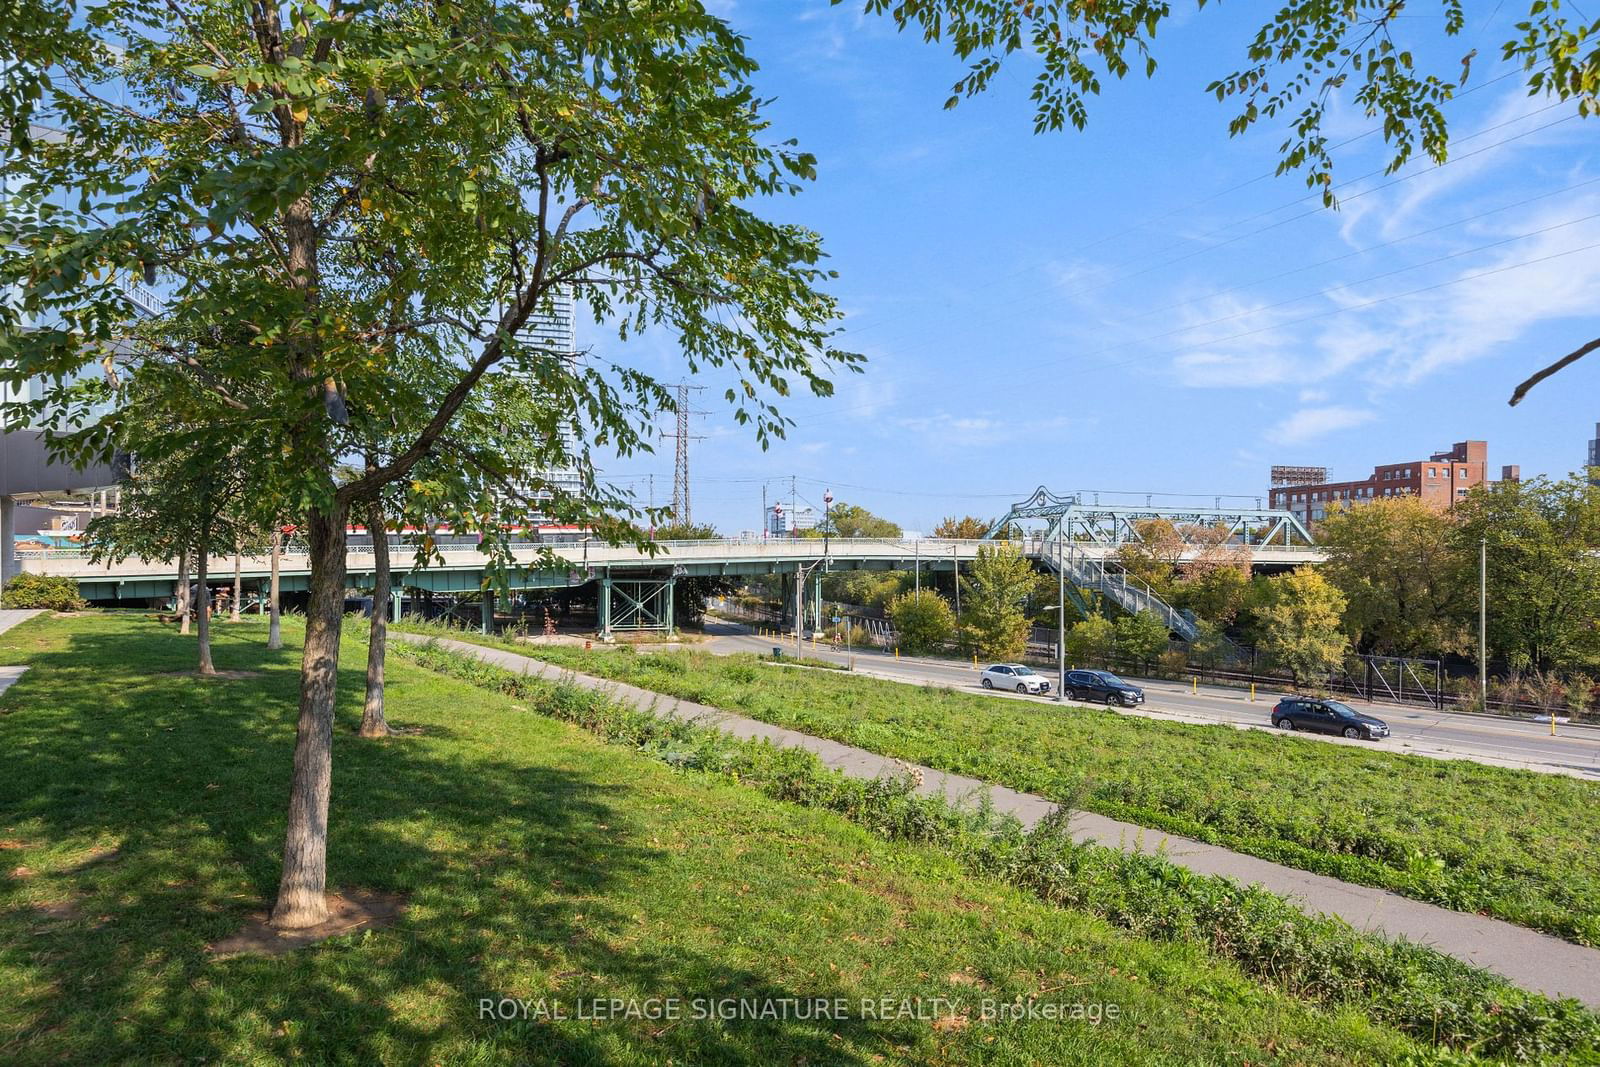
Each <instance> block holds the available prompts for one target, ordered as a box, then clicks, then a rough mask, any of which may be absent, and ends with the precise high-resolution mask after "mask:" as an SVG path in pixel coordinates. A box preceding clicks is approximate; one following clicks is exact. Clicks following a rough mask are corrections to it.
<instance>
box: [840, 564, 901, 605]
mask: <svg viewBox="0 0 1600 1067" xmlns="http://www.w3.org/2000/svg"><path fill="white" fill-rule="evenodd" d="M910 585H911V575H910V574H908V573H907V572H905V571H835V572H833V573H832V574H828V575H825V576H824V577H823V579H822V597H823V599H824V600H832V601H835V602H837V603H841V604H854V605H858V606H860V607H865V608H875V609H877V610H879V611H885V610H887V608H888V606H889V601H891V600H893V599H894V598H895V596H896V595H898V594H899V593H902V592H904V591H905V590H906V589H907V588H909V587H910Z"/></svg>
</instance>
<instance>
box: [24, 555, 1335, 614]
mask: <svg viewBox="0 0 1600 1067" xmlns="http://www.w3.org/2000/svg"><path fill="white" fill-rule="evenodd" d="M994 543H995V542H993V541H986V540H945V539H939V538H922V539H917V540H897V539H883V538H841V537H835V538H829V539H827V540H824V539H822V538H814V537H811V538H767V539H739V538H730V539H719V540H702V541H658V542H656V543H655V548H656V551H655V552H654V553H650V552H646V551H641V550H639V549H638V548H637V547H635V546H632V545H607V544H604V543H602V542H599V541H595V540H583V541H576V542H569V543H559V544H533V543H528V544H524V545H518V546H514V550H513V552H514V556H515V558H516V561H517V563H518V564H519V566H520V567H521V568H522V569H521V570H520V571H519V572H518V573H515V574H513V575H512V576H511V578H510V580H509V583H508V584H509V587H510V588H511V589H512V590H530V591H536V590H556V589H572V588H576V587H579V586H583V585H587V584H588V583H590V582H595V583H598V585H597V589H596V593H597V599H598V601H599V607H600V616H601V619H600V621H601V629H602V630H609V629H642V628H655V627H656V626H659V625H660V620H662V619H663V618H668V619H669V618H671V604H672V599H671V598H672V594H673V586H674V584H675V582H676V580H677V579H679V578H703V577H728V578H748V577H753V576H756V575H766V574H780V575H785V576H799V577H800V578H802V579H806V578H809V579H811V580H812V581H813V583H820V581H821V578H822V574H823V572H824V571H825V570H826V571H848V570H906V571H927V572H929V573H933V572H939V571H943V572H949V571H952V570H956V569H958V568H962V567H965V566H968V565H970V564H971V562H972V561H973V559H974V558H976V556H977V554H978V549H979V548H980V547H982V546H984V545H991V546H992V545H993V544H994ZM1015 543H1016V544H1017V546H1018V547H1019V548H1020V549H1021V550H1022V551H1023V552H1024V553H1025V554H1026V555H1028V556H1029V557H1030V558H1033V559H1036V560H1039V561H1040V562H1041V563H1044V564H1046V565H1049V563H1050V562H1051V561H1052V559H1053V555H1054V553H1055V552H1056V545H1055V544H1054V543H1053V542H1051V541H1049V540H1047V539H1045V538H1044V537H1042V536H1040V537H1025V538H1023V539H1021V540H1019V541H1017V542H1015ZM1118 547H1119V546H1118V545H1117V544H1114V543H1098V542H1087V541H1084V542H1074V543H1073V544H1072V552H1073V554H1074V556H1075V557H1077V558H1078V559H1080V560H1086V561H1092V562H1101V563H1103V562H1105V561H1108V560H1112V559H1114V558H1115V556H1116V552H1117V549H1118ZM1240 547H1241V548H1243V549H1245V550H1247V551H1248V552H1249V553H1250V558H1251V561H1252V563H1253V564H1255V565H1257V566H1261V567H1270V568H1274V569H1276V568H1283V567H1294V566H1299V565H1301V564H1305V563H1316V562H1320V561H1321V553H1320V552H1319V551H1318V550H1317V549H1316V548H1314V547H1309V546H1305V545H1282V544H1274V545H1259V544H1258V545H1251V546H1240ZM413 551H414V550H413V548H412V546H411V545H409V544H404V543H400V542H399V541H397V540H396V539H394V538H391V555H392V557H393V571H394V585H395V587H396V588H397V589H399V588H402V587H403V588H405V589H407V590H422V591H424V592H430V593H446V594H451V593H459V594H476V593H478V592H480V591H481V590H482V589H483V588H484V583H485V574H486V570H485V564H486V562H487V560H486V558H485V556H484V555H483V553H481V552H480V551H478V549H477V548H476V547H447V548H445V549H443V550H442V552H441V556H442V560H441V559H434V560H432V561H430V562H429V565H428V566H426V567H421V568H419V567H416V566H415V561H414V556H413ZM1187 551H1189V552H1190V553H1191V554H1192V552H1196V551H1200V549H1194V550H1187ZM17 561H18V564H19V567H20V569H21V570H23V571H26V572H29V573H34V574H46V575H60V576H64V577H68V578H71V579H73V580H74V581H76V582H77V583H78V587H79V589H80V590H81V591H82V593H83V595H84V597H85V598H87V599H89V600H93V601H102V602H122V603H127V602H130V601H149V600H157V599H159V600H164V599H167V598H169V597H171V596H173V595H174V594H175V592H176V590H177V579H178V575H177V567H176V565H175V564H174V563H173V562H172V561H170V560H138V559H128V560H123V561H121V562H118V563H105V562H100V563H96V562H93V561H92V560H91V559H90V558H89V555H88V553H86V552H84V551H82V550H78V549H52V550H47V551H34V552H19V553H17ZM233 564H234V560H233V557H232V556H231V555H229V556H216V557H213V558H212V559H211V560H210V561H209V563H208V565H207V566H208V570H209V573H210V575H211V578H212V580H213V581H214V582H219V583H221V582H225V581H231V580H232V577H233ZM346 565H347V568H348V572H349V585H350V587H351V588H353V589H363V588H371V586H372V568H373V559H372V548H371V546H370V545H365V546H361V545H357V546H352V547H351V548H350V550H349V553H348V556H347V563H346ZM270 566H271V561H270V560H269V559H268V558H267V557H266V556H256V555H252V556H246V557H245V558H244V559H243V560H242V561H241V564H240V573H241V576H242V578H243V580H244V582H245V585H246V588H248V589H252V590H257V589H264V588H265V583H266V580H267V576H268V574H269V573H270ZM310 571H311V565H310V559H309V557H308V556H307V555H306V553H305V552H304V551H303V550H296V549H295V548H294V547H293V546H291V547H290V548H289V550H287V551H285V552H284V553H283V554H282V556H281V557H280V560H279V572H280V575H281V582H282V587H283V589H284V591H286V592H290V593H293V592H296V591H302V590H304V589H306V588H307V581H308V578H309V575H310ZM791 580H792V578H791ZM613 600H615V601H616V610H613ZM813 602H820V596H819V597H817V598H816V599H815V600H814V601H813ZM484 603H485V610H486V611H487V610H489V609H490V606H489V601H488V600H487V599H486V600H485V602H484Z"/></svg>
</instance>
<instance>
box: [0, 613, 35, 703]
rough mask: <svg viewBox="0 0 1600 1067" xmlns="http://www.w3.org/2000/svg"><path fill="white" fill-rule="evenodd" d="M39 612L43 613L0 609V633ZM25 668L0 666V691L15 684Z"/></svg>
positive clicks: (2, 691)
mask: <svg viewBox="0 0 1600 1067" xmlns="http://www.w3.org/2000/svg"><path fill="white" fill-rule="evenodd" d="M40 614H43V612H39V611H7V610H0V634H3V633H5V632H6V631H7V630H9V629H11V628H12V627H13V626H15V625H17V624H18V623H21V622H27V621H28V620H29V619H31V618H33V617H34V616H35V615H40ZM27 669H28V668H26V667H0V693H4V692H5V691H6V690H7V689H10V688H11V687H12V686H13V685H15V684H16V682H17V679H18V678H21V677H22V674H23V672H24V671H26V670H27Z"/></svg>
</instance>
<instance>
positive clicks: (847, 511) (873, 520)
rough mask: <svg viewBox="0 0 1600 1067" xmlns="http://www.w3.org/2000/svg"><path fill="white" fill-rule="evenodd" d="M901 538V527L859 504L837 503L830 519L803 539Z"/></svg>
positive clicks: (832, 508)
mask: <svg viewBox="0 0 1600 1067" xmlns="http://www.w3.org/2000/svg"><path fill="white" fill-rule="evenodd" d="M825 532H826V533H827V534H829V535H830V536H832V537H887V538H893V537H899V536H900V534H901V530H900V527H899V526H897V525H896V524H895V523H892V522H890V521H889V520H888V519H883V518H879V517H878V516H876V515H874V514H873V513H872V512H870V511H868V510H867V509H866V508H864V507H862V506H861V505H859V504H845V503H837V504H834V505H833V506H832V507H831V508H829V509H828V517H827V519H826V520H825V521H823V522H821V523H819V524H818V525H817V526H815V527H814V528H812V529H810V530H805V531H802V533H801V536H802V537H821V536H822V535H823V533H825Z"/></svg>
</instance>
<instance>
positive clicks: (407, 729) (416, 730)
mask: <svg viewBox="0 0 1600 1067" xmlns="http://www.w3.org/2000/svg"><path fill="white" fill-rule="evenodd" d="M353 732H354V733H355V734H356V735H357V736H360V732H361V728H360V727H359V726H357V727H356V729H355V731H353ZM427 732H428V731H427V730H425V729H423V728H422V727H421V726H396V725H395V724H394V723H390V724H389V732H388V733H387V734H385V735H384V737H421V736H423V735H424V734H426V733H427ZM368 740H369V741H381V740H383V738H382V737H373V738H368Z"/></svg>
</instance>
